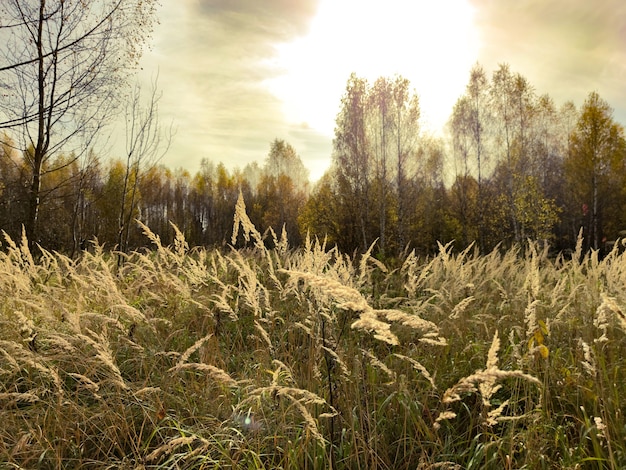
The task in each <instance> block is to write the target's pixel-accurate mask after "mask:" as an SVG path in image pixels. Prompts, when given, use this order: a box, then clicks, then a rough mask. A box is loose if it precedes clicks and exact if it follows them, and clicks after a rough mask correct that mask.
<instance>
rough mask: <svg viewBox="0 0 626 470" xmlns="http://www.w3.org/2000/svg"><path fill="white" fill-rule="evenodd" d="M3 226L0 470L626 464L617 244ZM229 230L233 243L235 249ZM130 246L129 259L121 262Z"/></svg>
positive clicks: (625, 293)
mask: <svg viewBox="0 0 626 470" xmlns="http://www.w3.org/2000/svg"><path fill="white" fill-rule="evenodd" d="M235 226H236V227H237V228H238V229H241V233H242V236H241V237H242V239H243V241H247V242H249V244H250V245H251V246H249V247H244V248H241V249H234V248H232V249H231V250H229V251H228V252H219V251H206V250H203V249H192V250H190V249H189V247H188V246H187V244H186V242H185V239H184V236H183V234H182V233H181V232H180V231H179V230H178V229H177V228H176V227H173V228H172V230H174V232H175V243H174V244H173V245H172V246H171V247H164V246H163V245H162V244H161V242H160V240H159V239H158V237H156V236H155V235H154V234H152V233H151V232H150V230H149V229H148V227H145V226H143V230H144V232H145V234H146V236H147V237H148V238H149V239H150V240H152V242H153V243H154V246H155V249H154V251H152V252H141V253H132V254H130V255H121V254H120V255H117V254H109V253H106V252H104V250H103V248H102V247H100V246H98V245H94V247H93V248H92V249H91V250H90V251H89V252H85V253H83V255H82V257H81V258H80V259H78V260H71V259H69V258H67V257H65V256H63V255H61V254H58V253H49V252H46V251H42V254H41V256H39V257H38V258H36V259H35V258H34V257H33V256H32V255H31V253H30V251H29V250H28V244H27V242H26V240H25V239H22V240H20V241H19V243H18V242H14V241H13V240H11V239H9V238H8V237H6V236H5V238H4V243H3V251H2V252H0V296H1V298H0V376H1V380H0V419H1V420H2V423H3V426H2V428H1V429H0V461H1V462H4V463H5V464H6V466H7V468H59V469H61V468H114V467H122V468H189V469H190V468H217V467H221V468H294V469H295V468H312V469H313V468H320V469H322V468H323V469H325V468H368V469H369V468H373V469H390V468H394V469H404V468H407V469H408V468H411V469H414V468H420V469H429V468H432V469H434V468H465V469H470V468H475V469H478V468H493V469H500V468H571V469H574V468H623V467H624V465H626V453H625V452H626V429H625V428H624V426H623V416H624V414H625V413H626V409H625V407H624V405H623V404H622V402H621V397H622V396H626V380H624V373H625V371H626V364H625V361H626V359H625V358H626V350H625V349H626V317H625V315H624V313H623V312H624V311H625V310H624V308H625V307H624V306H625V305H626V289H625V287H626V255H624V254H623V253H622V252H620V251H618V247H616V249H615V250H614V251H613V252H612V253H610V254H609V255H608V256H607V257H605V258H604V259H600V258H599V257H598V256H597V254H596V253H591V254H587V255H583V253H582V252H580V251H578V252H576V253H574V255H573V256H572V258H571V259H569V258H566V257H559V258H557V259H551V258H549V257H548V255H547V251H546V250H545V249H541V250H540V249H539V248H538V247H537V246H535V245H533V244H530V245H528V246H526V247H524V249H521V248H519V249H513V250H509V251H507V252H500V251H499V250H496V251H494V252H492V253H489V254H486V255H479V254H478V253H477V251H476V250H475V249H474V248H469V249H467V250H465V251H464V252H462V253H458V254H454V253H452V251H451V248H450V246H441V247H440V252H439V254H438V255H436V256H433V257H430V258H426V259H425V258H420V257H418V256H417V255H416V254H414V253H411V254H409V255H408V256H407V257H406V258H405V259H404V260H403V261H402V263H401V264H400V265H398V266H387V265H385V264H383V263H382V262H381V261H379V260H376V259H375V258H373V257H372V252H373V251H372V250H373V249H374V247H372V248H370V250H368V252H366V253H365V254H364V255H363V256H360V257H357V258H356V259H352V258H350V257H348V256H346V255H344V254H341V253H339V252H338V251H337V250H336V249H333V248H328V247H326V245H325V243H324V242H320V241H318V240H306V242H305V247H304V248H303V249H301V250H298V251H291V250H290V249H289V247H288V242H287V236H286V234H285V233H284V232H283V233H281V236H280V238H279V237H277V236H276V234H275V233H274V232H270V234H269V235H268V236H269V237H271V238H272V243H273V246H275V247H276V248H275V249H273V250H268V249H266V248H265V245H264V241H263V237H262V236H261V235H260V234H259V233H258V232H257V231H256V229H255V228H254V226H252V224H251V223H250V220H249V219H248V218H247V215H246V214H245V204H244V203H243V200H240V202H238V207H237V215H236V220H235ZM236 240H237V239H236V238H234V239H233V242H235V241H236ZM118 256H122V261H123V262H122V263H118Z"/></svg>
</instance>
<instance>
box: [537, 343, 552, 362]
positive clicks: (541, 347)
mask: <svg viewBox="0 0 626 470" xmlns="http://www.w3.org/2000/svg"><path fill="white" fill-rule="evenodd" d="M537 351H539V354H540V355H541V357H543V358H544V359H548V356H549V355H550V350H549V349H548V348H547V347H546V346H545V345H543V344H540V345H539V346H538V347H537Z"/></svg>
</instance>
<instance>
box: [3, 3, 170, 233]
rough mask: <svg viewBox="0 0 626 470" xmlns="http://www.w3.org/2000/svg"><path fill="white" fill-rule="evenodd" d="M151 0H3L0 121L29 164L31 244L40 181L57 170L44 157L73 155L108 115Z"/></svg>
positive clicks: (132, 61)
mask: <svg viewBox="0 0 626 470" xmlns="http://www.w3.org/2000/svg"><path fill="white" fill-rule="evenodd" d="M157 1H158V0H99V1H90V2H86V1H84V0H3V1H2V6H0V17H1V18H2V19H3V21H2V26H3V27H2V28H1V29H0V44H1V46H0V85H2V93H1V94H0V128H5V129H9V130H11V134H13V138H14V140H15V142H17V144H16V146H17V147H18V148H19V150H21V151H22V152H24V155H25V158H26V159H27V161H28V166H29V169H30V171H31V174H30V181H29V196H28V201H27V211H26V212H27V217H26V231H27V234H28V237H29V239H30V240H31V243H33V242H35V241H36V240H37V224H38V214H39V206H40V198H41V188H42V185H41V180H42V178H44V177H45V175H47V174H49V173H52V172H54V171H56V170H57V169H58V168H55V167H54V166H53V165H51V163H52V161H53V160H52V158H51V157H52V156H53V155H54V154H55V153H57V152H59V151H60V150H61V149H62V150H63V152H64V153H66V154H73V155H74V158H75V159H78V158H80V157H81V156H82V155H83V154H85V152H86V151H87V149H88V148H90V147H91V146H92V145H93V144H94V141H95V138H96V136H98V135H99V132H100V131H101V129H102V128H103V127H104V126H105V125H106V124H107V123H108V122H109V121H110V118H111V117H112V116H113V115H114V113H115V111H116V110H117V107H118V104H119V98H120V97H121V96H122V95H123V93H124V91H125V86H124V85H125V84H126V83H127V80H128V78H129V77H130V76H131V72H132V71H133V70H134V69H135V68H136V65H137V62H138V60H139V57H140V55H141V51H142V49H143V46H144V45H145V42H146V41H147V39H148V37H149V35H150V33H151V30H152V26H153V24H154V21H155V9H156V3H157ZM28 148H31V149H32V151H31V152H26V149H28ZM65 164H71V162H67V161H66V162H65Z"/></svg>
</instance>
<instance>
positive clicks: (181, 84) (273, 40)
mask: <svg viewBox="0 0 626 470" xmlns="http://www.w3.org/2000/svg"><path fill="white" fill-rule="evenodd" d="M159 18H160V24H159V25H158V26H157V28H156V29H155V31H154V36H153V43H152V47H151V48H150V50H147V51H146V52H145V53H144V56H143V58H142V60H141V64H140V65H141V68H142V71H141V73H140V80H142V81H143V82H145V83H148V82H149V81H150V80H153V79H154V78H155V77H157V75H158V87H159V88H160V90H161V91H162V93H163V95H162V98H161V101H160V103H159V108H160V119H161V122H163V123H167V124H169V123H171V124H173V126H174V128H175V129H176V134H175V136H174V138H173V141H172V144H171V147H170V148H169V151H168V152H167V154H166V155H165V156H164V157H163V160H162V163H163V164H165V165H167V166H168V167H171V168H177V167H183V168H185V169H187V170H189V171H190V172H191V173H192V174H193V173H195V172H196V171H197V170H198V169H199V168H200V161H201V160H202V159H203V158H207V159H209V160H212V161H213V162H215V163H217V162H223V163H224V164H225V165H226V166H227V168H229V169H231V170H232V169H234V168H236V167H239V168H243V167H244V166H245V165H246V164H247V163H250V162H252V161H258V162H259V163H262V162H263V161H264V159H265V158H266V156H267V154H268V151H269V147H270V143H271V142H272V141H273V140H274V139H276V138H278V139H284V140H286V141H287V142H288V143H290V144H291V145H292V146H293V147H294V148H295V150H296V152H297V153H298V154H299V155H300V157H301V158H302V161H303V162H304V164H305V166H306V167H307V168H308V169H309V171H310V176H311V179H312V180H317V179H318V178H320V177H321V176H322V174H323V173H324V171H325V170H326V169H327V168H328V166H329V165H330V161H331V152H332V138H333V130H334V125H335V118H336V116H337V113H338V112H339V108H340V100H341V96H342V95H343V93H344V91H345V88H346V83H347V80H348V77H349V75H350V73H352V72H356V73H357V75H359V76H361V77H365V78H367V79H368V80H371V81H374V80H375V79H376V78H377V77H379V76H393V75H395V74H399V75H402V76H404V77H406V78H408V79H409V80H410V82H411V86H412V88H414V89H415V91H416V92H417V94H418V95H419V97H420V103H421V109H422V124H423V127H424V129H426V130H427V131H430V132H434V133H440V132H442V130H443V128H444V126H445V123H446V121H447V119H448V117H449V115H450V113H451V110H452V107H453V105H454V103H455V102H456V100H457V99H458V98H459V96H460V95H461V94H462V93H463V92H464V89H465V86H466V84H467V81H468V79H469V71H470V69H471V67H472V66H473V65H474V64H476V63H480V64H481V65H482V66H483V67H484V68H485V70H486V71H487V73H488V74H489V75H490V74H491V73H492V72H493V71H494V70H495V69H496V68H497V66H498V65H499V64H501V63H508V64H509V65H510V67H511V70H512V71H514V72H520V73H521V74H522V75H524V76H525V77H526V78H527V79H528V80H529V81H530V83H531V84H532V85H533V86H534V87H535V89H536V91H537V93H539V94H543V93H548V94H549V95H550V96H552V97H553V98H554V100H555V101H556V103H557V105H560V104H562V103H564V102H565V101H567V100H573V101H574V103H575V104H576V105H577V106H580V105H581V104H582V103H583V101H584V99H585V97H586V96H587V95H588V93H589V92H591V91H597V92H598V93H599V94H600V96H601V97H602V98H604V99H605V100H607V101H608V102H609V104H610V105H611V106H612V107H613V108H614V110H615V118H616V119H617V120H618V121H619V122H621V123H623V124H626V1H624V0H594V1H593V2H591V1H589V0H437V1H433V0H162V6H161V7H160V10H159Z"/></svg>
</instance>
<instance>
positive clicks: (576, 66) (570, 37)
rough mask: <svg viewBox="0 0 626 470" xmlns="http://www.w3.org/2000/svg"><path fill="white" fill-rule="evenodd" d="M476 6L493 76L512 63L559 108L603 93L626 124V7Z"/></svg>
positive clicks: (607, 1) (556, 0)
mask: <svg viewBox="0 0 626 470" xmlns="http://www.w3.org/2000/svg"><path fill="white" fill-rule="evenodd" d="M471 1H472V4H473V5H474V7H475V8H476V17H475V22H476V26H477V27H478V29H479V31H480V37H481V43H482V52H481V54H480V57H479V61H480V62H481V63H482V64H483V65H485V67H486V68H487V69H488V70H493V69H495V68H496V67H497V64H498V63H502V62H507V63H509V64H510V65H511V67H512V68H513V69H514V70H515V71H517V72H520V73H521V74H522V75H524V76H526V77H527V78H529V80H530V81H531V83H533V84H534V85H535V86H536V87H537V89H538V90H537V91H538V92H540V93H548V94H550V95H552V96H553V97H555V98H556V99H557V101H560V102H563V101H565V100H569V99H571V100H574V101H575V102H576V103H577V104H581V103H582V101H583V100H584V98H585V97H586V95H587V94H588V93H589V92H591V91H598V92H599V93H600V95H601V96H602V97H603V98H605V99H607V101H609V103H611V104H612V105H613V106H622V107H621V108H616V111H617V112H616V115H617V114H619V117H621V119H622V120H624V118H626V109H624V108H623V106H624V105H622V103H624V101H625V98H626V97H625V96H624V88H623V83H624V80H625V79H626V2H623V1H622V0H597V1H594V2H590V1H588V0H552V1H545V0H516V1H497V2H494V1H490V0H471Z"/></svg>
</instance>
